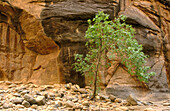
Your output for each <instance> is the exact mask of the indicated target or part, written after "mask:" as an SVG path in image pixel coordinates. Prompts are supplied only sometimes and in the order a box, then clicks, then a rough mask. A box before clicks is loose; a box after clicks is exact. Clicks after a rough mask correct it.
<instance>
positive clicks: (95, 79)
mask: <svg viewBox="0 0 170 111" xmlns="http://www.w3.org/2000/svg"><path fill="white" fill-rule="evenodd" d="M101 53H102V40H101V38H100V46H99V51H98V54H97V63H96V71H95V73H94V82H93V83H94V84H93V86H94V90H93V96H92V98H91V99H92V100H95V96H96V87H97V76H98V71H99V70H98V69H99V63H100V59H101Z"/></svg>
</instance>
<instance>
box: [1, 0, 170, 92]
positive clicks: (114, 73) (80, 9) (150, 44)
mask: <svg viewBox="0 0 170 111" xmlns="http://www.w3.org/2000/svg"><path fill="white" fill-rule="evenodd" d="M9 3H10V4H8V3H5V2H1V3H0V21H1V22H0V80H10V81H22V82H34V83H36V84H55V83H66V82H72V83H75V84H79V85H80V86H84V85H85V84H86V82H87V81H89V80H87V78H85V77H83V76H81V75H80V74H79V73H77V72H75V71H74V70H73V66H72V63H74V54H75V53H81V54H85V53H86V52H87V50H86V48H85V46H84V44H85V42H86V40H85V38H84V35H85V31H86V29H87V27H88V24H87V20H88V19H91V18H93V17H94V16H95V14H96V13H97V12H98V11H104V12H105V13H108V14H110V19H113V18H114V17H116V16H118V15H121V14H123V15H126V16H127V17H128V19H127V21H126V22H127V23H128V24H132V25H133V27H134V28H135V30H136V35H135V38H136V39H137V40H138V42H139V43H140V44H142V45H143V47H144V50H143V51H144V52H145V54H147V55H149V58H148V60H147V61H148V63H147V65H149V66H151V70H150V71H154V72H156V76H154V77H152V78H151V79H150V81H149V83H147V84H145V85H144V84H142V83H140V82H139V81H138V80H136V79H135V78H133V77H131V76H130V75H129V74H128V73H127V71H126V68H125V67H124V66H122V65H119V63H117V62H116V61H113V62H115V63H116V64H115V65H112V66H111V67H110V68H109V69H108V71H107V73H104V72H103V71H100V78H101V80H102V85H101V86H103V88H106V92H107V93H114V94H116V93H117V92H122V93H123V91H124V92H125V93H127V94H128V91H129V92H131V91H132V90H134V89H135V90H136V89H138V88H144V87H146V86H147V87H148V88H149V89H151V90H153V91H163V92H165V91H168V83H169V80H170V34H169V32H170V12H169V6H170V1H169V0H165V1H161V0H160V1H156V0H113V1H111V0H9ZM169 85H170V83H169Z"/></svg>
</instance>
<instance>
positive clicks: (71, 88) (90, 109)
mask: <svg viewBox="0 0 170 111" xmlns="http://www.w3.org/2000/svg"><path fill="white" fill-rule="evenodd" d="M0 86H1V87H0V110H2V111H6V110H7V111H170V96H169V95H168V96H169V97H165V96H164V99H163V100H162V101H157V102H152V101H142V99H141V100H138V99H136V98H135V97H134V96H133V95H129V97H128V98H127V99H125V100H123V99H121V98H117V97H115V96H114V95H104V94H102V93H99V94H98V95H97V96H96V101H95V102H94V101H91V100H90V98H91V94H92V90H91V88H90V87H88V86H87V87H85V88H80V87H79V86H78V85H72V84H71V83H69V84H65V85H61V84H54V85H41V86H38V85H35V84H32V83H28V84H22V83H19V82H15V83H12V82H9V81H6V82H5V81H0ZM162 96H163V95H162ZM152 97H153V100H155V98H156V96H155V97H154V96H149V98H150V100H152ZM143 100H144V99H143ZM145 100H146V99H145Z"/></svg>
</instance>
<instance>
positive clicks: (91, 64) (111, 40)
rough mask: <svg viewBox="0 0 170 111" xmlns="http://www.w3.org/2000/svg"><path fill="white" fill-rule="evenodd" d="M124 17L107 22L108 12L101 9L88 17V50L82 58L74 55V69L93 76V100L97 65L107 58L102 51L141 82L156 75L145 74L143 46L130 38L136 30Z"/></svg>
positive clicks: (146, 69)
mask: <svg viewBox="0 0 170 111" xmlns="http://www.w3.org/2000/svg"><path fill="white" fill-rule="evenodd" d="M125 20H126V17H125V16H120V17H119V18H115V19H114V21H110V20H109V15H107V14H104V13H103V12H99V13H98V14H97V15H96V16H95V18H93V20H92V21H91V20H88V23H89V27H88V29H87V31H86V35H85V38H86V39H88V42H86V47H87V48H88V53H87V54H86V56H85V57H83V55H81V54H75V60H76V63H74V69H75V70H76V71H77V72H81V73H82V74H85V73H87V74H88V75H92V76H93V77H94V81H93V86H94V90H93V96H92V99H95V95H96V87H97V77H98V73H99V66H100V67H105V66H107V65H105V66H101V65H102V64H101V60H102V61H103V60H105V61H106V58H105V57H103V56H102V54H104V53H105V51H109V53H111V54H109V57H108V58H118V59H120V63H121V64H123V65H124V66H126V67H127V69H128V72H129V73H130V74H132V75H136V76H137V78H138V79H139V80H140V81H143V82H148V79H149V78H150V76H153V75H154V74H155V73H154V72H150V73H147V71H148V70H149V69H150V67H148V66H145V63H146V61H145V59H146V58H147V56H145V55H144V53H143V52H142V49H143V48H142V45H139V44H138V42H137V40H136V39H133V37H134V34H135V30H134V29H133V28H132V26H131V25H128V24H126V23H125Z"/></svg>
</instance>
